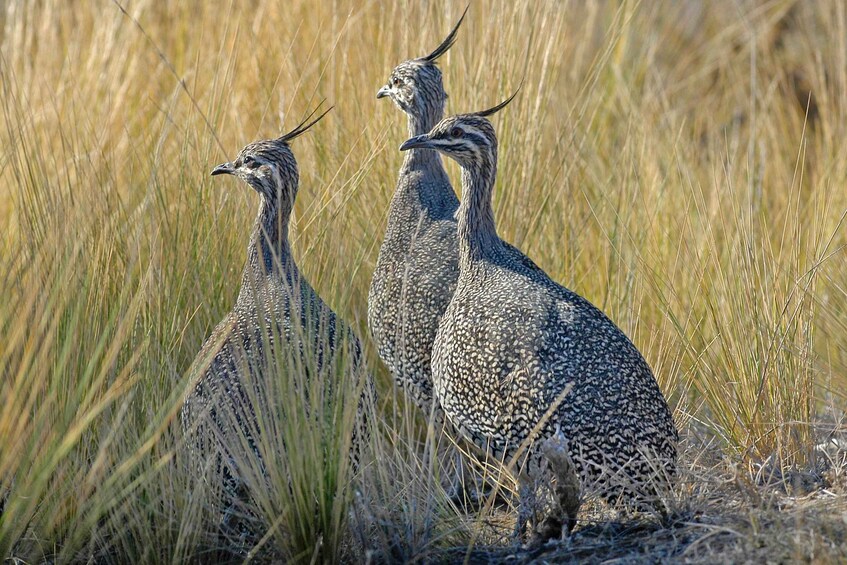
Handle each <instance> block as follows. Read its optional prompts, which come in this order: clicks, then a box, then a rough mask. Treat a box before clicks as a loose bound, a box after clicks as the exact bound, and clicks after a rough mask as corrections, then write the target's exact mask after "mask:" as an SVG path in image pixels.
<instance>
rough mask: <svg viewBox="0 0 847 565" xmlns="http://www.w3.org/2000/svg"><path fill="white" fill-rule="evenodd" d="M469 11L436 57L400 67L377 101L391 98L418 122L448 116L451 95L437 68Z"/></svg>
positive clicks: (417, 60) (377, 95)
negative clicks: (445, 113)
mask: <svg viewBox="0 0 847 565" xmlns="http://www.w3.org/2000/svg"><path fill="white" fill-rule="evenodd" d="M467 11H468V9H467V8H465V13H463V14H462V17H461V18H459V21H458V22H457V23H456V25H455V27H453V29H452V31H450V34H449V35H448V36H447V38H446V39H445V40H444V41H442V42H441V45H439V46H438V47H436V48H435V50H434V51H433V52H432V53H430V54H429V55H427V56H425V57H419V58H417V59H410V60H408V61H403V62H402V63H400V64H399V65H397V66H396V67H395V68H394V70H393V71H391V74H390V75H389V77H388V83H386V84H385V86H383V87H382V88H380V89H379V91H378V92H377V93H376V97H377V98H385V97H388V98H390V99H391V100H393V101H394V103H395V104H396V105H397V107H398V108H400V109H401V110H403V111H404V112H406V113H407V114H410V115H412V116H415V117H418V118H422V117H426V116H432V115H435V116H437V117H436V118H435V119H438V118H440V117H441V114H442V113H443V112H444V102H445V101H446V100H447V93H446V92H444V84H443V83H442V81H441V69H439V68H438V66H437V65H436V61H437V60H438V58H439V57H441V56H442V55H444V53H446V52H447V50H448V49H450V47H452V46H453V43H454V42H455V41H456V34H457V33H458V31H459V26H461V25H462V20H464V19H465V14H466V13H467Z"/></svg>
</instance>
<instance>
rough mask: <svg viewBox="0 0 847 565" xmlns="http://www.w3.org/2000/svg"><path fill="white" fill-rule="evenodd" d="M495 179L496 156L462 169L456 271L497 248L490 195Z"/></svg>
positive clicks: (497, 250) (497, 242)
mask: <svg viewBox="0 0 847 565" xmlns="http://www.w3.org/2000/svg"><path fill="white" fill-rule="evenodd" d="M496 177H497V157H496V155H486V156H485V157H484V158H483V160H482V161H477V162H474V163H472V164H469V165H465V166H462V203H461V205H460V206H459V213H458V218H459V228H458V229H459V231H458V237H459V268H460V269H465V268H467V267H469V266H470V265H471V264H473V263H474V262H476V261H479V260H482V259H484V258H486V257H492V256H494V255H496V254H497V253H498V252H499V250H500V248H501V247H502V246H501V242H500V238H499V237H498V236H497V227H496V224H495V223H494V209H493V207H492V201H491V200H492V192H493V190H494V180H495V179H496Z"/></svg>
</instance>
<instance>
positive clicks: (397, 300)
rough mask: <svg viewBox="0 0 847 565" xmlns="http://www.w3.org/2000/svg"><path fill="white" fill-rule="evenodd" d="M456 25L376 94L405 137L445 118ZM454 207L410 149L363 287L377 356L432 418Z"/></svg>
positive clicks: (437, 176) (426, 163) (437, 162)
mask: <svg viewBox="0 0 847 565" xmlns="http://www.w3.org/2000/svg"><path fill="white" fill-rule="evenodd" d="M462 18H464V15H463V16H462ZM461 23H462V20H461V19H460V20H459V22H458V23H457V24H456V26H455V27H454V29H453V30H452V31H451V32H450V34H449V35H448V37H447V38H446V39H445V40H444V42H442V44H441V45H439V46H438V48H436V49H435V51H433V52H432V53H431V54H429V55H427V56H426V57H421V58H418V59H412V60H409V61H405V62H403V63H401V64H400V65H398V66H397V67H396V68H395V69H394V70H393V71H392V73H391V75H390V77H389V80H388V83H387V84H386V85H385V86H384V87H383V88H382V89H380V91H379V93H378V94H377V97H378V98H382V97H389V98H391V100H392V101H393V102H394V103H395V104H396V105H397V106H398V107H399V108H400V109H401V110H402V111H403V112H405V113H406V114H407V116H408V126H409V134H410V135H420V134H423V133H426V132H427V131H429V130H430V129H431V128H432V127H433V126H434V125H435V124H437V123H438V122H439V121H440V120H441V118H442V117H443V113H444V103H445V101H446V99H447V94H446V93H445V92H444V86H443V84H442V80H441V71H440V70H439V69H438V67H437V66H436V60H437V59H438V57H440V56H441V55H442V54H443V53H444V52H446V51H447V49H449V47H450V46H451V45H452V43H453V41H454V40H455V37H456V32H457V31H458V28H459V25H461ZM458 207H459V200H458V198H456V194H455V192H454V191H453V187H452V186H451V184H450V179H449V178H448V177H447V174H446V172H445V171H444V165H443V164H442V162H441V157H440V156H439V155H438V153H437V152H435V151H430V150H427V149H420V150H414V151H410V152H409V153H408V154H407V155H406V157H405V159H404V161H403V165H402V167H401V168H400V175H399V178H398V180H397V187H396V189H395V191H394V197H393V198H392V200H391V207H390V210H389V214H388V226H387V228H386V232H385V239H384V241H383V243H382V246H381V248H380V251H379V258H378V259H377V265H376V269H375V270H374V274H373V279H372V281H371V287H370V291H369V293H368V327H369V328H370V331H371V335H372V336H373V339H374V341H375V342H376V345H377V349H378V352H379V355H380V358H381V359H382V361H383V362H384V363H385V364H386V366H387V367H388V368H389V370H390V371H391V374H392V376H393V377H394V380H395V382H396V383H397V385H398V386H399V387H400V388H401V389H402V390H403V391H404V393H405V394H406V395H407V397H409V398H410V399H411V400H412V401H413V402H414V403H415V404H416V405H417V406H418V407H419V408H420V409H421V410H422V411H423V412H424V414H425V415H426V416H427V417H429V416H430V414H431V412H430V411H431V410H433V409H434V411H433V412H432V414H433V415H434V417H435V418H436V421H438V420H440V410H438V408H437V406H435V407H434V406H433V405H432V377H431V371H430V358H431V353H432V343H433V340H434V339H435V332H436V330H437V328H438V321H439V319H440V318H441V316H442V314H443V313H444V311H445V309H446V308H447V304H448V302H449V301H450V297H451V296H452V294H453V290H454V289H455V286H456V279H457V278H458V275H459V268H458V247H457V243H456V219H455V214H456V210H457V209H458Z"/></svg>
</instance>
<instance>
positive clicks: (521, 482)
mask: <svg viewBox="0 0 847 565" xmlns="http://www.w3.org/2000/svg"><path fill="white" fill-rule="evenodd" d="M535 494H536V493H535V483H534V481H532V480H531V479H529V478H527V477H524V476H521V477H520V478H519V479H518V496H519V498H520V501H519V502H518V519H517V521H516V522H515V531H514V534H513V536H514V540H515V542H516V543H517V544H518V545H520V543H521V542H522V541H523V538H524V535H525V533H526V529H527V527H526V526H527V523H529V522H534V521H535V507H536V501H535Z"/></svg>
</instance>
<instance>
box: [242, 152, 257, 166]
mask: <svg viewBox="0 0 847 565" xmlns="http://www.w3.org/2000/svg"><path fill="white" fill-rule="evenodd" d="M242 163H243V164H244V166H246V167H250V168H253V167H255V166H256V159H255V157H253V156H252V155H247V156H246V157H245V158H244V161H242Z"/></svg>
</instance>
